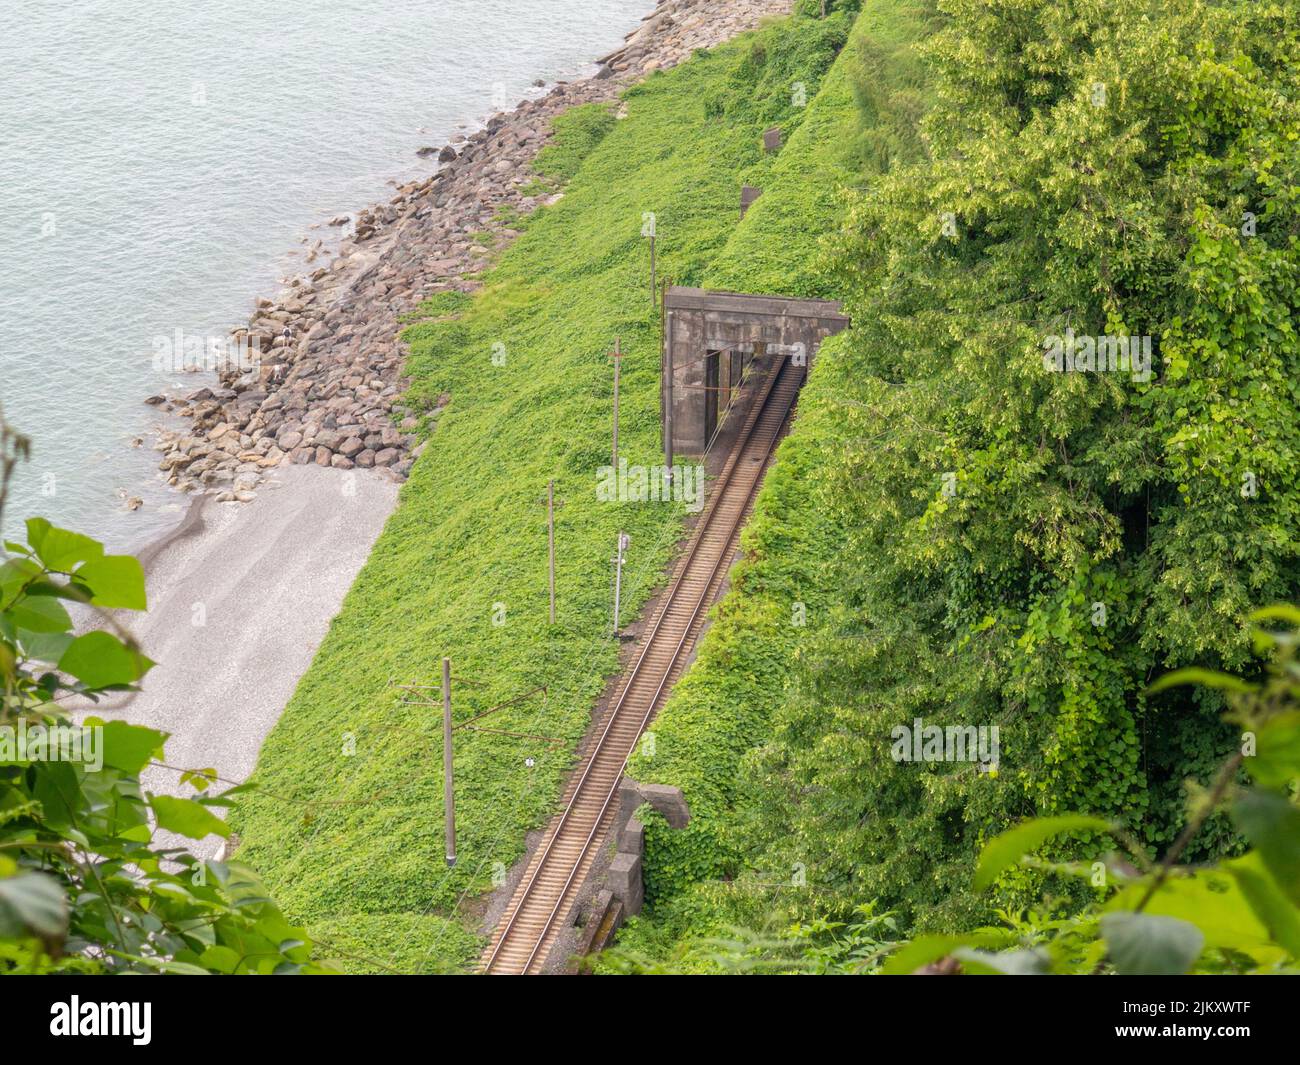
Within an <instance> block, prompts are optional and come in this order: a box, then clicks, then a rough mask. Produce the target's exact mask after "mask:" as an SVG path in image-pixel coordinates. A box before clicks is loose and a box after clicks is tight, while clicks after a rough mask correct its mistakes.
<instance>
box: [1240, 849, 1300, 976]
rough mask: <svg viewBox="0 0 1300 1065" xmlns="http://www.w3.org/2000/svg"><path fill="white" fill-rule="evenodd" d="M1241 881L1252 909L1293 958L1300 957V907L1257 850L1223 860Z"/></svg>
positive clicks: (1242, 889)
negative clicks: (1270, 873) (1280, 886)
mask: <svg viewBox="0 0 1300 1065" xmlns="http://www.w3.org/2000/svg"><path fill="white" fill-rule="evenodd" d="M1223 867H1224V869H1226V870H1227V871H1228V873H1229V874H1230V875H1231V876H1232V878H1233V879H1234V880H1236V882H1237V887H1238V888H1240V889H1241V894H1242V895H1243V896H1245V898H1246V901H1247V903H1249V905H1250V909H1251V911H1252V912H1253V913H1254V915H1255V916H1256V917H1258V918H1259V920H1260V921H1261V922H1262V923H1263V925H1264V927H1265V928H1267V929H1268V932H1269V935H1271V936H1272V937H1273V940H1274V941H1275V942H1276V943H1279V944H1280V945H1281V946H1283V947H1285V948H1286V950H1287V951H1288V952H1289V953H1290V955H1291V957H1292V958H1296V959H1300V910H1297V909H1296V908H1295V907H1294V906H1292V905H1291V903H1290V902H1288V901H1287V898H1286V896H1285V895H1284V894H1283V893H1282V890H1281V889H1280V888H1279V887H1278V886H1277V884H1276V883H1275V882H1274V880H1273V878H1272V877H1271V876H1269V875H1268V871H1267V870H1266V869H1265V868H1264V863H1263V861H1262V859H1261V858H1260V856H1259V855H1258V854H1256V853H1254V852H1251V853H1249V854H1246V855H1245V856H1243V857H1241V858H1234V859H1233V860H1232V861H1229V862H1224V863H1223Z"/></svg>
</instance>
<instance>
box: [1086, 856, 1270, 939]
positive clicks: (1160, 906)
mask: <svg viewBox="0 0 1300 1065" xmlns="http://www.w3.org/2000/svg"><path fill="white" fill-rule="evenodd" d="M1148 889H1149V884H1148V880H1139V881H1136V882H1135V883H1132V884H1129V885H1128V886H1126V887H1125V888H1123V889H1122V890H1120V891H1119V892H1118V893H1117V894H1116V895H1114V897H1112V898H1111V899H1110V900H1109V901H1108V902H1107V903H1106V909H1107V910H1112V911H1117V912H1118V911H1122V910H1133V909H1135V908H1136V907H1137V905H1138V902H1139V901H1140V900H1141V899H1142V898H1143V897H1144V896H1145V895H1146V893H1147V891H1148ZM1143 912H1144V913H1150V914H1156V915H1159V916H1163V917H1178V918H1180V919H1182V920H1184V921H1188V922H1190V923H1191V924H1194V925H1196V927H1197V928H1199V929H1200V930H1201V932H1202V933H1203V934H1204V936H1205V942H1206V945H1207V946H1211V947H1231V948H1234V949H1238V950H1248V949H1250V948H1251V947H1252V946H1264V945H1266V944H1267V943H1268V942H1269V934H1268V929H1267V928H1266V927H1265V926H1264V925H1263V924H1262V923H1261V922H1260V921H1258V920H1256V918H1255V916H1254V915H1253V914H1252V913H1251V912H1250V907H1249V906H1248V905H1247V904H1246V899H1245V898H1244V897H1243V896H1242V893H1241V891H1240V890H1238V888H1237V885H1236V883H1235V882H1234V881H1233V879H1232V878H1231V877H1229V876H1228V875H1226V873H1224V872H1222V871H1220V870H1217V869H1202V870H1198V871H1197V872H1196V873H1194V874H1193V875H1191V876H1186V877H1181V876H1180V877H1172V878H1170V879H1168V880H1166V881H1165V882H1164V883H1163V884H1161V885H1160V887H1159V888H1157V889H1156V892H1155V894H1154V895H1152V896H1151V900H1150V901H1149V902H1148V903H1147V905H1146V908H1145V909H1144V910H1143Z"/></svg>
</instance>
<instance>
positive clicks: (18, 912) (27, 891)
mask: <svg viewBox="0 0 1300 1065" xmlns="http://www.w3.org/2000/svg"><path fill="white" fill-rule="evenodd" d="M67 930H68V900H67V899H66V898H65V897H64V894H63V888H61V887H60V886H59V882H58V881H57V880H55V879H54V878H53V877H50V876H46V875H45V874H44V873H19V874H18V875H17V876H11V877H8V878H7V879H4V880H0V937H3V938H6V939H20V938H23V937H26V936H37V937H38V938H40V939H44V940H54V939H62V938H63V936H64V935H65V934H66V932H67Z"/></svg>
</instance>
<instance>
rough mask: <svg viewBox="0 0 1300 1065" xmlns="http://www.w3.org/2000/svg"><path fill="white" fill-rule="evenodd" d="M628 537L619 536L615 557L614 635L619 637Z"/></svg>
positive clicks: (624, 534)
mask: <svg viewBox="0 0 1300 1065" xmlns="http://www.w3.org/2000/svg"><path fill="white" fill-rule="evenodd" d="M627 544H628V536H627V533H625V532H620V533H619V534H618V554H616V555H615V556H614V635H615V636H618V630H619V614H620V609H619V608H620V603H621V599H622V592H623V563H624V562H625V561H626V559H625V558H624V553H625V552H626V551H627Z"/></svg>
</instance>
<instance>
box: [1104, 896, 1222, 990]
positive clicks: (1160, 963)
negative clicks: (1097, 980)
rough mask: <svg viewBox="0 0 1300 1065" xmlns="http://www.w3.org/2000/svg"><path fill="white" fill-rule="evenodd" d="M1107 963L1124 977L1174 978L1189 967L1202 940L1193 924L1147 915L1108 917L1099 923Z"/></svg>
mask: <svg viewBox="0 0 1300 1065" xmlns="http://www.w3.org/2000/svg"><path fill="white" fill-rule="evenodd" d="M1101 934H1102V937H1103V938H1104V939H1105V940H1106V946H1107V948H1108V951H1109V954H1110V960H1111V961H1112V962H1114V963H1115V968H1116V969H1117V970H1118V971H1119V972H1121V973H1123V974H1124V975H1126V976H1137V975H1151V976H1178V975H1181V974H1183V973H1185V972H1187V970H1188V969H1190V968H1191V967H1192V963H1193V962H1194V961H1196V958H1197V956H1198V955H1199V954H1200V953H1201V948H1202V947H1203V946H1204V945H1205V936H1204V935H1202V934H1201V930H1200V929H1199V928H1197V927H1196V926H1195V925H1194V924H1189V923H1188V922H1187V921H1183V920H1179V918H1177V917H1161V916H1159V915H1157V914H1151V913H1127V912H1126V913H1108V914H1106V915H1105V916H1103V917H1102V919H1101Z"/></svg>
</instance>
